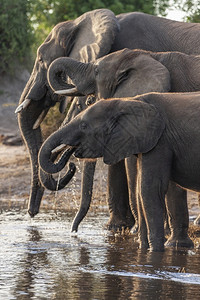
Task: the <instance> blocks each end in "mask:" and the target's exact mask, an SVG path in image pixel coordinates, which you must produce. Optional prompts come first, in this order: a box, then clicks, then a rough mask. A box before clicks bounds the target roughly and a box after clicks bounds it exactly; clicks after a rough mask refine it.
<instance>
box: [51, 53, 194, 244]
mask: <svg viewBox="0 0 200 300" xmlns="http://www.w3.org/2000/svg"><path fill="white" fill-rule="evenodd" d="M199 67H200V56H196V55H188V54H184V53H181V52H151V51H146V50H138V49H137V50H130V49H123V50H119V51H116V52H114V53H111V54H108V55H106V56H104V57H101V58H99V59H98V60H96V61H95V62H92V63H87V64H85V63H80V62H78V61H77V60H73V59H70V58H58V59H56V60H54V61H53V62H52V63H51V65H50V67H49V69H48V80H49V84H50V86H51V87H52V89H53V90H54V91H55V93H58V94H64V95H67V94H68V93H69V94H70V95H71V96H72V92H71V89H70V90H69V89H63V90H61V88H64V87H65V86H64V82H62V83H61V80H60V77H61V74H62V78H66V77H68V76H69V77H70V78H71V80H72V82H73V84H74V87H73V89H74V90H75V91H76V92H79V93H82V94H83V95H94V96H93V98H92V102H94V101H95V100H96V99H100V98H104V99H106V98H109V97H123V96H124V97H131V96H136V95H138V94H143V93H147V92H152V91H158V92H169V91H170V92H193V91H200V75H199ZM76 70H81V71H78V72H76ZM83 74H84V76H83ZM66 87H67V86H66ZM56 89H58V90H59V91H56ZM94 99H95V100H94ZM90 102H91V101H90ZM78 106H79V108H80V107H82V109H84V108H86V104H85V105H84V104H83V103H81V101H80V100H79V103H78ZM72 111H73V113H74V114H73V116H72V115H71V114H68V116H67V120H66V121H65V123H67V122H69V121H70V119H72V118H73V117H74V116H75V114H78V113H79V112H80V111H79V110H78V109H77V108H76V107H75V103H73V106H72ZM70 112H71V110H70ZM129 160H131V166H132V165H133V160H135V165H136V158H129V159H127V160H126V166H127V164H128V163H129ZM135 168H136V167H135ZM127 170H129V172H131V170H132V168H128V167H127ZM128 178H129V180H130V178H134V174H133V172H132V175H131V176H128ZM134 181H135V184H136V180H134ZM130 185H131V186H133V183H132V182H131V183H130ZM170 188H171V186H170ZM184 193H185V192H184ZM129 195H130V202H131V207H132V212H134V217H135V219H136V220H137V206H136V203H135V202H136V199H135V194H134V193H133V188H131V189H130V190H129ZM172 197H173V195H172ZM168 198H169V201H167V205H168V208H169V207H170V206H171V203H170V198H171V197H170V191H169V193H168ZM186 203H187V202H186ZM87 204H88V205H89V203H88V202H87ZM85 206H86V205H84V206H83V208H84V209H83V211H81V208H80V210H79V212H78V215H77V218H75V221H74V224H73V226H72V229H74V230H75V231H77V228H78V224H79V223H80V221H81V220H82V219H83V215H85V213H86V210H85ZM181 206H183V204H182V201H181ZM185 210H187V207H186V208H185ZM172 214H174V217H172V218H171V219H172V221H171V222H173V224H169V225H170V228H171V230H172V232H173V233H172V236H171V243H172V244H175V243H176V242H177V240H179V239H180V236H182V235H184V236H185V230H186V228H187V226H186V225H185V224H186V223H187V221H186V220H185V221H184V220H183V219H182V218H186V219H188V215H187V214H186V213H184V214H183V215H182V216H181V215H179V214H177V209H176V210H175V211H174V208H172V209H171V211H170V215H172ZM177 215H178V217H177ZM79 218H80V219H79ZM179 224H184V225H183V227H184V229H180V232H181V231H184V234H183V232H182V233H180V232H179V233H177V230H176V229H175V228H176V227H179ZM174 231H175V232H174ZM175 236H176V237H175ZM181 240H182V238H181ZM175 241H176V242H175ZM187 241H189V240H188V239H187ZM168 242H169V241H168Z"/></svg>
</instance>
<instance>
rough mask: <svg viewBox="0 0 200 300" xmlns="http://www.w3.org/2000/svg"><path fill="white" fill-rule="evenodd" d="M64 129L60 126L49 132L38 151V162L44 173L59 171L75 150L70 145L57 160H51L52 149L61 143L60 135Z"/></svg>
mask: <svg viewBox="0 0 200 300" xmlns="http://www.w3.org/2000/svg"><path fill="white" fill-rule="evenodd" d="M64 130H65V128H61V129H59V130H57V131H56V133H53V134H51V135H50V136H49V137H48V139H47V140H46V141H45V143H44V144H43V145H42V147H41V149H40V151H39V164H40V167H41V168H42V169H43V171H45V172H46V173H49V174H54V173H58V172H60V171H61V170H62V169H63V168H64V167H65V165H66V164H67V162H68V160H69V158H70V156H71V155H72V154H73V152H74V151H75V147H70V148H68V149H67V150H66V151H64V153H63V154H62V155H61V157H60V159H59V161H58V162H56V163H55V162H54V161H53V159H52V150H54V149H56V148H57V147H58V146H60V145H62V135H63V131H64ZM66 146H67V145H66Z"/></svg>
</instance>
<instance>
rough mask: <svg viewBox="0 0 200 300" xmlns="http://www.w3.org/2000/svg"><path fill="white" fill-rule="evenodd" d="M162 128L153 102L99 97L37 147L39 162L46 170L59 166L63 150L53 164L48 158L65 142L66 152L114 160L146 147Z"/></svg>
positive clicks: (153, 142)
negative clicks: (99, 98) (58, 159)
mask: <svg viewBox="0 0 200 300" xmlns="http://www.w3.org/2000/svg"><path fill="white" fill-rule="evenodd" d="M140 98H141V97H140ZM131 99H132V98H131ZM164 128H165V123H164V121H163V119H162V117H161V116H160V114H159V112H158V110H157V109H156V108H155V107H154V106H153V105H150V104H148V103H145V102H143V101H137V100H134V99H132V100H130V99H125V100H119V99H113V100H100V101H99V102H97V103H95V104H94V105H92V106H91V107H89V108H88V109H86V110H85V111H84V112H82V113H80V114H79V115H78V116H76V117H75V118H74V120H72V121H71V122H70V123H69V124H67V125H65V126H64V127H63V128H62V129H59V130H58V131H56V132H55V133H53V134H52V135H51V136H50V137H49V138H48V139H47V140H46V142H45V143H44V144H43V146H42V147H41V150H40V155H39V162H40V166H41V167H42V169H43V170H44V171H45V172H49V173H52V172H56V171H57V170H61V169H62V168H63V166H64V165H65V164H66V159H65V157H64V155H65V153H66V152H64V155H63V157H62V158H61V159H60V161H59V162H58V163H56V164H54V163H52V162H51V161H49V159H48V158H49V157H50V156H51V152H52V151H56V149H57V147H59V148H60V147H69V146H70V147H72V148H69V149H70V150H69V149H67V153H68V152H69V151H75V156H76V157H78V158H98V157H103V160H104V162H105V163H106V164H110V165H111V164H115V163H117V162H119V161H120V160H122V159H124V158H126V157H129V156H130V155H132V154H138V153H146V152H148V151H150V150H151V149H152V148H154V147H155V145H156V144H157V142H158V140H159V139H160V137H161V135H162V132H163V130H164ZM71 149H73V150H71Z"/></svg>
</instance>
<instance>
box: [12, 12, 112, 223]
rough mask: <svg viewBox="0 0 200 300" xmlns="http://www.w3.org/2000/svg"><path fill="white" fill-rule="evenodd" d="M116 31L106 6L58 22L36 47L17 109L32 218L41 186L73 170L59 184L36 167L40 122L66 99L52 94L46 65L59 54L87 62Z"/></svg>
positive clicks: (55, 185) (103, 51) (104, 48)
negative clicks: (27, 165) (26, 158)
mask: <svg viewBox="0 0 200 300" xmlns="http://www.w3.org/2000/svg"><path fill="white" fill-rule="evenodd" d="M117 31H118V22H117V20H116V17H115V15H114V14H113V12H111V11H110V10H107V9H99V10H94V11H91V12H88V13H85V14H83V15H82V16H80V17H79V18H77V19H75V20H72V21H66V22H62V23H59V24H57V25H56V26H55V27H54V28H53V29H52V31H51V32H50V34H49V35H48V36H47V38H46V40H45V41H44V43H42V44H41V45H40V47H39V48H38V51H37V57H36V60H35V64H34V67H33V70H32V74H31V76H30V78H29V81H28V82H27V84H26V86H25V88H24V91H23V92H22V95H21V98H20V101H19V106H18V107H17V109H16V113H18V123H19V128H20V130H21V134H22V137H23V139H24V141H25V144H26V146H27V148H28V150H29V156H30V161H31V167H32V168H31V169H32V174H31V177H32V180H31V191H30V198H29V205H28V212H29V214H30V216H31V217H34V216H35V215H36V214H37V213H38V212H39V207H40V203H41V199H42V197H43V193H44V186H45V187H47V188H48V189H51V190H55V189H56V188H58V189H60V188H62V187H63V186H65V185H66V183H67V182H68V181H69V180H70V178H71V177H72V176H73V174H74V173H75V166H74V165H72V164H71V165H70V169H69V172H68V173H67V174H66V176H64V178H62V179H61V182H59V183H58V182H57V181H55V180H54V178H53V177H51V176H49V175H47V174H46V173H43V172H42V170H40V169H39V166H38V151H39V149H40V147H41V145H42V142H43V136H42V132H41V128H40V124H41V122H42V121H43V119H44V118H45V116H46V114H47V113H48V111H49V109H50V108H51V107H52V106H54V105H55V104H56V103H57V102H59V103H60V111H61V112H64V111H65V108H66V105H67V101H68V100H69V99H66V98H65V97H60V96H57V95H55V94H54V93H53V91H52V90H51V88H50V87H49V85H48V82H47V69H48V66H49V65H50V63H51V62H52V61H53V60H54V59H56V58H58V57H61V56H69V57H72V58H75V59H79V60H80V61H83V62H87V61H91V60H94V59H95V58H97V57H101V56H103V55H105V54H107V53H108V52H109V51H110V48H111V45H112V43H113V40H114V38H115V35H116V34H117ZM69 86H70V84H69ZM39 175H40V179H39ZM41 181H42V184H43V185H44V186H43V185H42V184H41Z"/></svg>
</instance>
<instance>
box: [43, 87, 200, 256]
mask: <svg viewBox="0 0 200 300" xmlns="http://www.w3.org/2000/svg"><path fill="white" fill-rule="evenodd" d="M177 108H178V109H177ZM199 115H200V93H199V92H198V93H150V94H144V95H140V96H136V97H135V98H124V99H122V100H120V99H119V98H118V99H115V98H114V99H111V100H100V101H98V102H97V103H95V104H94V105H92V106H91V107H89V108H88V109H86V110H85V111H83V112H81V113H80V114H79V115H78V116H76V117H75V118H74V119H73V120H72V121H71V122H69V123H68V124H67V125H65V126H64V127H63V128H62V129H60V130H58V131H56V132H55V133H53V134H52V135H51V136H50V137H49V138H48V139H47V140H46V141H45V143H44V144H43V146H42V147H41V150H40V155H39V162H40V164H41V167H42V168H43V169H44V170H45V171H47V172H49V170H50V169H52V168H53V167H54V166H53V165H54V164H53V163H52V162H51V161H48V160H47V158H48V157H50V155H51V151H52V150H55V149H56V147H58V146H60V145H63V144H64V145H66V146H68V147H69V146H71V147H73V148H74V150H75V156H76V157H78V158H90V159H91V158H97V157H103V160H104V162H105V163H106V164H109V165H113V164H116V163H118V162H119V161H121V160H122V159H124V158H126V157H130V156H131V155H133V154H136V155H138V164H137V168H138V173H137V174H138V175H137V199H138V203H139V207H140V208H141V206H142V210H141V209H140V210H139V211H140V213H139V241H140V247H141V248H150V250H151V251H163V250H164V222H163V216H164V203H165V195H166V192H167V190H168V186H169V184H170V181H171V182H173V183H175V184H178V185H179V186H181V187H182V188H186V189H189V190H193V191H196V192H199V191H200V182H199V177H200V165H199V161H200V154H199V148H200V136H199V128H200V118H199ZM61 161H62V159H61ZM61 161H59V162H58V163H57V164H58V166H59V165H60V164H61V163H64V162H61ZM65 163H66V161H65ZM174 201H176V200H175V199H174ZM183 205H184V203H183ZM144 225H146V226H144ZM185 241H186V240H184V241H183V244H184V242H185ZM169 244H170V243H168V242H167V245H169ZM183 244H182V245H181V246H183ZM176 246H179V245H176ZM191 246H192V245H191Z"/></svg>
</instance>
